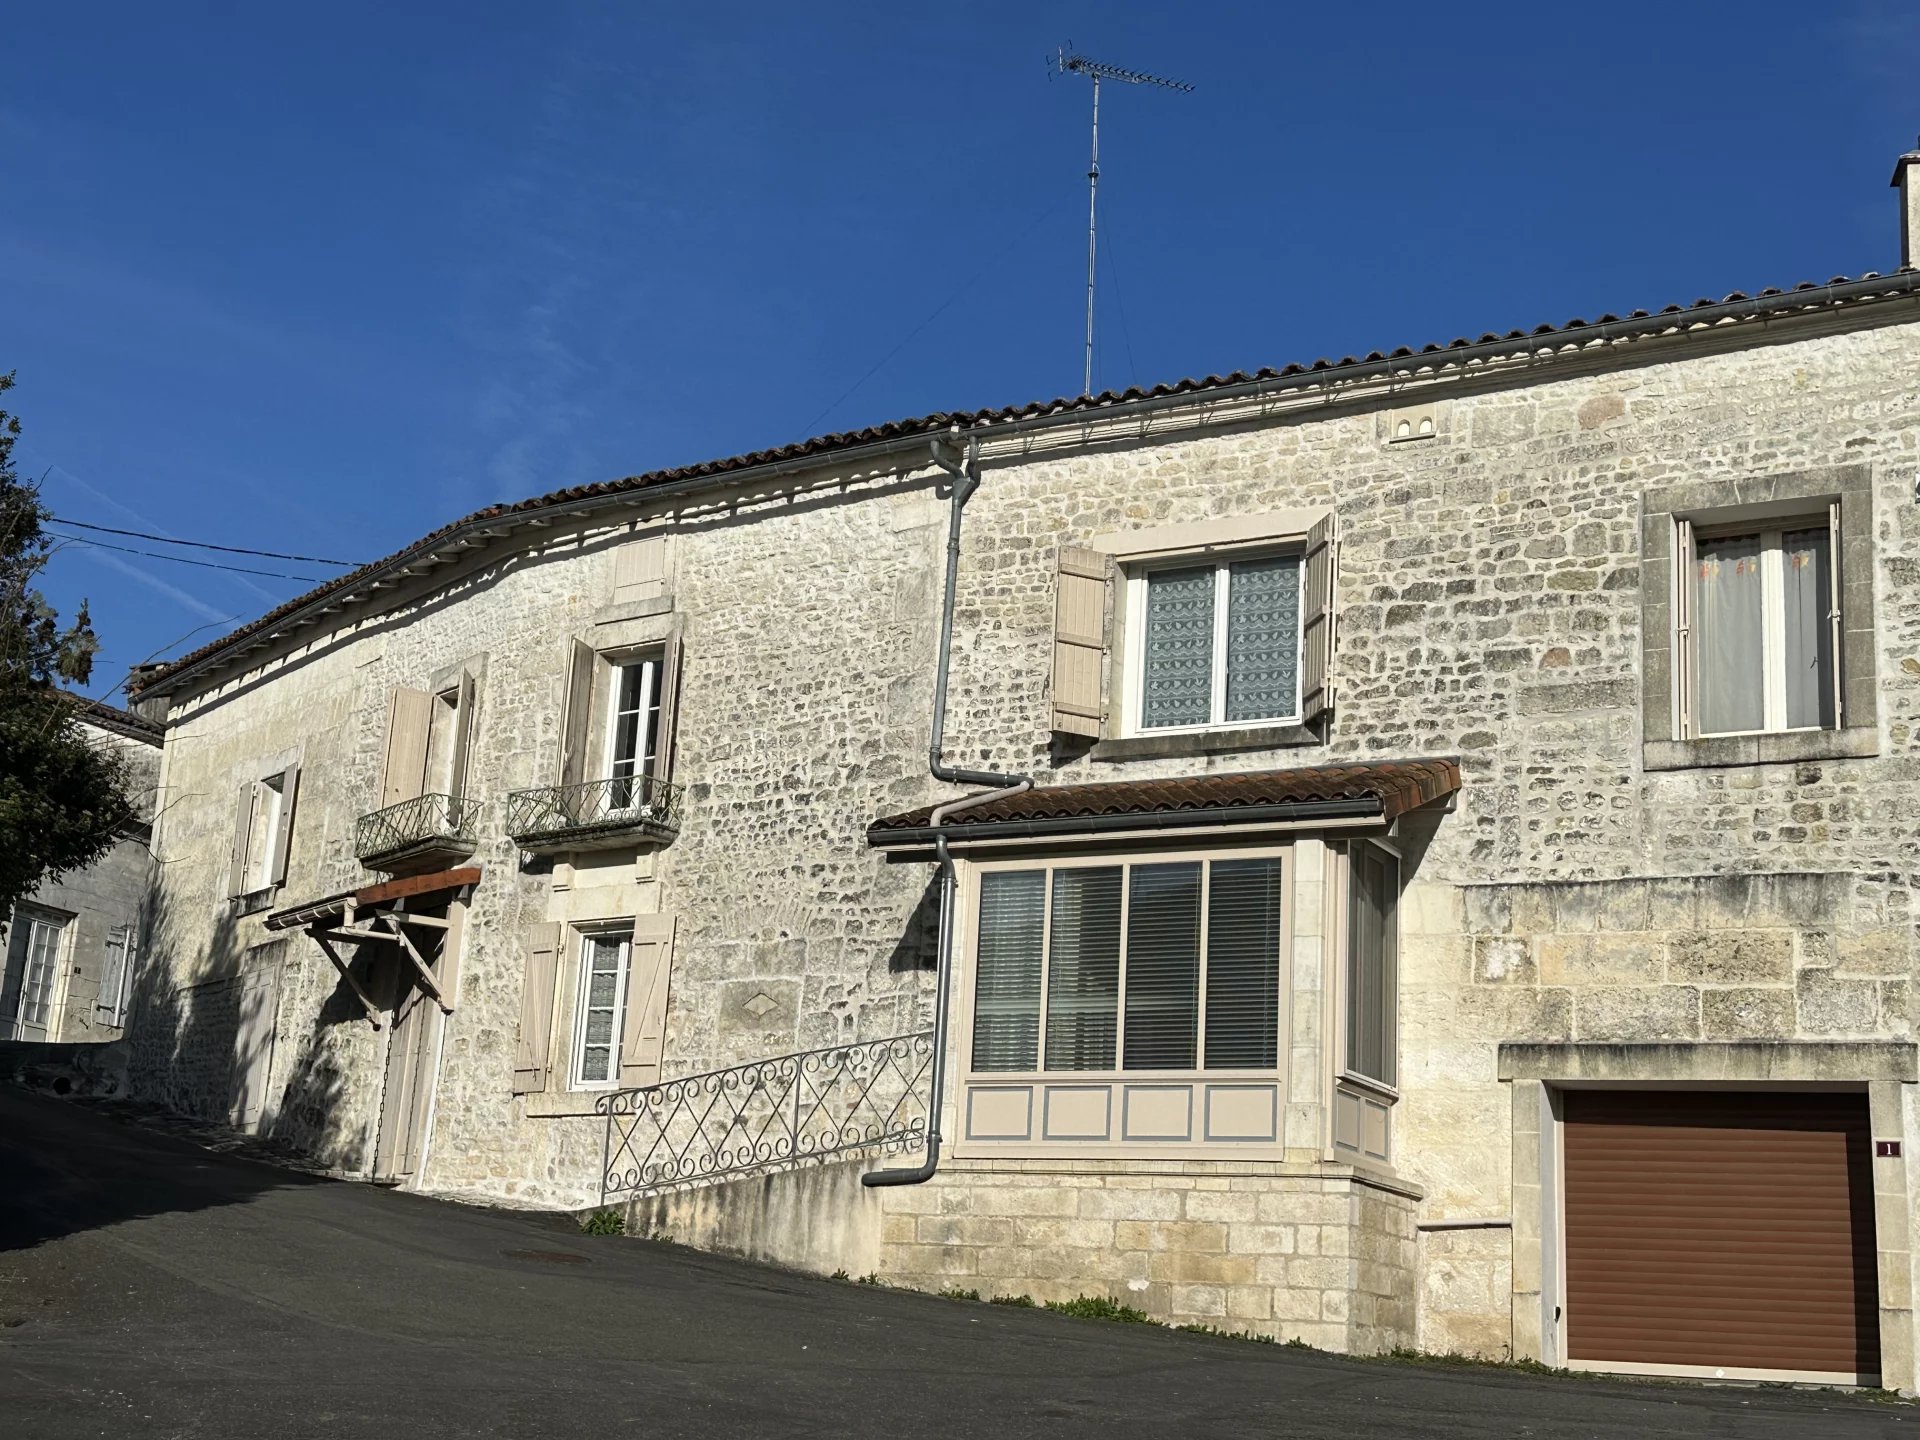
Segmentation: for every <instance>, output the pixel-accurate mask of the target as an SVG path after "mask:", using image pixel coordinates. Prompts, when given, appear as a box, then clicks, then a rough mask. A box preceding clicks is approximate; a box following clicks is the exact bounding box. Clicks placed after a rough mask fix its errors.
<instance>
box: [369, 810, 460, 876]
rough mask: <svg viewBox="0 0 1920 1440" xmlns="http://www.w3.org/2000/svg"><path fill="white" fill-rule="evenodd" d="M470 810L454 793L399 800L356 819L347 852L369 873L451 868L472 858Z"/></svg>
mask: <svg viewBox="0 0 1920 1440" xmlns="http://www.w3.org/2000/svg"><path fill="white" fill-rule="evenodd" d="M476 808H477V807H476V806H475V805H473V803H472V802H470V801H468V800H464V799H461V798H460V797H458V796H454V795H416V796H415V797H414V798H413V799H411V800H402V801H401V802H400V803H399V804H398V805H389V806H387V808H386V809H384V810H376V811H374V812H373V813H372V814H371V815H362V816H361V817H360V823H359V825H358V826H357V827H355V829H354V835H353V853H354V854H355V855H356V856H358V857H359V859H360V863H361V864H362V865H364V866H366V867H367V868H368V869H369V870H379V871H383V872H385V873H387V874H395V873H397V872H399V871H402V870H428V869H433V868H435V867H436V866H446V865H452V864H454V863H456V862H458V861H461V860H464V859H466V858H467V857H468V856H469V855H471V854H473V851H474V838H473V814H474V811H475V809H476Z"/></svg>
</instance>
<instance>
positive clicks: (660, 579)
mask: <svg viewBox="0 0 1920 1440" xmlns="http://www.w3.org/2000/svg"><path fill="white" fill-rule="evenodd" d="M666 588H667V537H666V536H664V535H647V536H644V537H642V538H641V539H638V540H629V541H628V542H627V543H626V544H624V545H621V546H618V547H617V548H616V549H615V550H614V552H613V598H614V600H615V601H616V602H619V601H626V600H653V599H657V598H658V597H659V596H661V595H664V594H665V593H666Z"/></svg>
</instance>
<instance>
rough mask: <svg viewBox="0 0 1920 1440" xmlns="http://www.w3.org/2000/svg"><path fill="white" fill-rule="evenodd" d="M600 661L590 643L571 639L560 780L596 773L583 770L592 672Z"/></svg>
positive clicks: (576, 779)
mask: <svg viewBox="0 0 1920 1440" xmlns="http://www.w3.org/2000/svg"><path fill="white" fill-rule="evenodd" d="M599 663H600V657H599V656H598V655H596V654H595V653H594V649H593V647H592V646H591V645H588V644H586V643H585V642H584V641H580V640H576V641H574V642H573V652H572V658H571V659H570V661H569V662H568V667H567V701H566V710H565V711H564V712H563V716H562V719H561V725H560V783H561V784H562V785H578V784H580V783H581V782H582V781H583V780H591V779H594V778H596V777H594V776H591V775H589V774H587V762H588V756H589V754H590V752H591V750H592V747H593V738H594V735H593V676H594V671H595V669H596V668H597V667H598V665H599Z"/></svg>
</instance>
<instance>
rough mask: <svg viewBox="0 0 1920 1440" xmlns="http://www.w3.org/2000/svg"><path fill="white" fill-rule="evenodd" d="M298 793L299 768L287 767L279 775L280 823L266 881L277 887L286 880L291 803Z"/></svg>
mask: <svg viewBox="0 0 1920 1440" xmlns="http://www.w3.org/2000/svg"><path fill="white" fill-rule="evenodd" d="M299 793H300V767H299V766H298V765H289V766H288V767H287V768H286V769H285V770H284V771H282V772H281V775H280V822H279V824H278V825H276V826H275V827H274V831H273V869H272V871H271V872H270V873H269V875H268V877H267V878H268V879H269V880H270V881H272V883H273V884H275V885H279V884H282V883H284V882H285V880H286V878H287V854H288V852H289V851H290V850H291V849H292V847H293V802H294V798H295V796H297V795H298V794H299Z"/></svg>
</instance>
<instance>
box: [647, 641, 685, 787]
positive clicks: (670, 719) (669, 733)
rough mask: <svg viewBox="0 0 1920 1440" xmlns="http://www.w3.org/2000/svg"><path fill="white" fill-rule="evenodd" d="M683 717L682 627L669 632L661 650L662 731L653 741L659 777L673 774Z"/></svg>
mask: <svg viewBox="0 0 1920 1440" xmlns="http://www.w3.org/2000/svg"><path fill="white" fill-rule="evenodd" d="M679 717H680V631H679V630H678V629H677V628H676V629H675V630H674V632H673V633H672V634H671V635H669V636H667V641H666V644H665V646H664V647H662V650H661V654H660V731H659V733H658V734H657V735H656V736H655V737H654V742H653V774H654V778H655V779H658V780H671V779H672V778H673V742H674V732H675V731H676V730H678V729H679Z"/></svg>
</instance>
